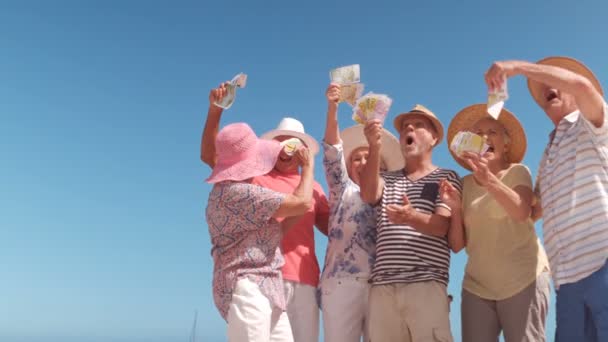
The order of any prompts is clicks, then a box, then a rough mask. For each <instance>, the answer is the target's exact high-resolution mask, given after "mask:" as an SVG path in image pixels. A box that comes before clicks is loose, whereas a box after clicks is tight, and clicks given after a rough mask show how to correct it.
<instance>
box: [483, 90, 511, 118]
mask: <svg viewBox="0 0 608 342" xmlns="http://www.w3.org/2000/svg"><path fill="white" fill-rule="evenodd" d="M508 98H509V94H508V93H507V81H505V82H503V83H502V85H501V87H500V88H499V89H495V90H494V91H491V92H488V114H490V115H491V116H492V117H493V118H494V119H498V117H499V116H500V111H501V110H502V107H504V105H505V101H507V99H508Z"/></svg>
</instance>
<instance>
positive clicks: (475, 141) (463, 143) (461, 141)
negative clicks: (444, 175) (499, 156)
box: [450, 132, 488, 156]
mask: <svg viewBox="0 0 608 342" xmlns="http://www.w3.org/2000/svg"><path fill="white" fill-rule="evenodd" d="M450 150H452V152H454V153H455V154H456V155H457V156H460V155H462V154H463V153H464V152H473V153H477V154H484V153H485V152H486V151H487V150H488V144H486V140H485V139H484V138H483V137H482V136H479V135H477V134H475V133H472V132H458V133H456V135H455V136H454V138H453V139H452V142H451V143H450Z"/></svg>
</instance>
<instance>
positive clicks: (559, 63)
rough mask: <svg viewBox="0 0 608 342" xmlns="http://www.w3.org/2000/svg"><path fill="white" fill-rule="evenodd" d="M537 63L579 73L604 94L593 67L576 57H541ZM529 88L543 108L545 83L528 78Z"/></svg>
mask: <svg viewBox="0 0 608 342" xmlns="http://www.w3.org/2000/svg"><path fill="white" fill-rule="evenodd" d="M536 64H544V65H551V66H556V67H560V68H564V69H566V70H570V71H572V72H574V73H576V74H579V75H581V76H583V77H585V78H587V79H588V80H589V81H591V83H592V84H593V86H594V87H595V89H597V91H599V92H600V94H602V96H603V95H604V91H603V90H602V86H601V84H600V81H599V80H598V79H597V78H596V77H595V74H593V72H592V71H591V69H589V68H587V66H586V65H585V64H583V63H581V62H579V61H578V60H576V59H574V58H570V57H562V56H553V57H547V58H544V59H541V60H540V61H538V62H536ZM528 90H530V95H532V98H533V99H534V101H536V103H537V104H538V105H539V106H540V107H541V108H544V103H545V102H546V101H545V99H544V96H543V84H542V83H540V82H537V81H534V80H532V79H530V78H528Z"/></svg>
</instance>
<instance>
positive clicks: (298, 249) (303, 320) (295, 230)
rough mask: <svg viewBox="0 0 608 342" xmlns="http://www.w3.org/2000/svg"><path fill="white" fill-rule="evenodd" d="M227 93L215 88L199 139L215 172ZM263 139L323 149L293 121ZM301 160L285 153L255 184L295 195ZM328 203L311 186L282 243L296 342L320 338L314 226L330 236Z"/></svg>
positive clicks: (316, 185)
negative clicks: (307, 199) (308, 205)
mask: <svg viewBox="0 0 608 342" xmlns="http://www.w3.org/2000/svg"><path fill="white" fill-rule="evenodd" d="M225 94H226V83H223V84H221V85H220V86H219V87H218V88H216V89H213V90H212V91H211V93H210V95H209V103H210V107H209V112H208V114H207V120H206V123H205V129H204V131H203V136H202V139H201V159H202V160H203V162H205V163H206V164H208V165H209V166H211V167H212V168H213V166H214V165H215V162H216V158H217V157H216V152H215V143H214V142H215V137H216V136H217V132H218V128H219V122H220V117H221V114H222V109H221V108H219V107H217V106H215V105H213V103H214V102H216V101H221V98H222V97H223V96H225ZM261 138H262V139H267V140H278V141H284V140H286V139H290V138H297V139H299V141H300V143H302V144H303V145H305V146H307V147H308V148H309V149H310V151H311V153H312V154H313V155H315V154H316V153H317V152H318V151H319V144H318V143H317V142H316V140H315V139H314V138H313V137H312V136H310V135H308V134H306V132H305V131H304V125H303V124H302V123H301V122H300V121H298V120H296V119H294V118H283V120H282V121H281V122H280V123H279V125H278V127H277V128H276V129H274V130H271V131H269V132H267V133H265V134H263V135H262V136H261ZM298 165H299V164H298V161H297V159H296V158H295V157H294V156H292V155H290V154H288V153H286V152H285V151H281V153H280V155H279V157H278V159H277V161H276V164H275V166H274V169H273V170H271V171H270V172H269V173H267V174H265V175H260V176H257V177H254V178H253V181H252V183H253V184H255V185H259V186H262V187H265V188H267V189H270V190H274V191H278V192H282V193H292V192H293V191H294V189H295V188H296V187H297V185H298V184H299V183H300V179H301V175H300V172H299V168H298ZM328 221H329V204H328V201H327V197H326V196H325V193H324V192H323V188H322V187H321V185H320V184H319V183H317V182H316V181H315V182H314V183H313V197H312V204H311V208H310V210H308V212H306V213H305V214H304V215H302V218H301V219H300V220H299V221H298V222H296V223H295V224H294V225H293V227H292V228H291V230H289V232H288V233H287V234H285V236H284V237H283V239H282V241H281V250H282V252H283V257H284V259H285V264H284V265H283V267H282V273H283V280H284V285H285V296H286V300H287V314H288V316H289V321H290V324H291V330H292V332H293V337H294V341H295V342H308V341H310V342H313V341H314V342H317V341H318V339H319V307H318V305H317V300H316V297H317V296H316V288H317V285H318V283H319V273H320V268H319V264H318V261H317V257H316V254H315V240H314V229H313V227H314V226H316V227H317V228H318V229H319V230H320V231H321V232H322V233H323V234H324V235H327V226H328Z"/></svg>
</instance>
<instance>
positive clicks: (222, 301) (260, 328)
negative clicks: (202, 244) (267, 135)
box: [206, 123, 314, 341]
mask: <svg viewBox="0 0 608 342" xmlns="http://www.w3.org/2000/svg"><path fill="white" fill-rule="evenodd" d="M281 150H282V147H281V145H280V144H279V143H278V142H277V141H272V140H261V139H258V138H257V136H256V135H255V133H254V132H253V131H252V130H251V128H250V127H249V126H248V125H247V124H245V123H234V124H230V125H228V126H226V127H224V128H223V129H222V130H221V131H220V132H219V133H218V135H217V139H216V151H217V163H216V165H215V167H214V168H213V172H212V173H211V176H210V177H209V178H208V179H207V182H208V183H212V184H214V186H213V189H212V190H211V193H210V194H209V200H208V202H207V210H206V218H207V224H208V226H209V235H210V237H211V243H212V245H213V247H212V249H211V254H212V256H213V263H214V270H213V297H214V301H215V304H216V306H217V308H218V310H219V312H220V314H221V315H222V317H223V318H224V319H225V320H226V321H227V322H228V333H227V335H228V340H229V341H245V340H246V341H270V340H271V339H272V340H273V341H293V337H292V332H291V328H290V324H289V319H288V317H287V314H286V312H285V309H286V303H285V294H284V291H283V278H282V275H281V266H282V265H283V263H284V261H283V256H282V254H281V251H280V249H279V245H280V242H281V238H282V235H283V232H285V231H287V230H288V229H289V228H290V227H291V225H293V223H295V222H296V221H297V220H298V219H299V215H302V214H304V213H305V212H306V211H307V210H308V209H309V207H310V203H311V198H312V190H313V168H314V162H313V160H314V158H312V156H311V153H310V151H309V150H308V149H307V148H306V147H301V148H300V149H298V150H297V151H296V154H295V156H296V158H297V159H298V161H299V163H300V165H301V167H302V178H301V180H300V183H299V185H298V186H297V187H296V189H295V190H294V191H293V193H292V194H283V193H279V192H275V191H272V190H269V189H266V188H263V187H260V186H257V185H254V184H252V183H251V181H252V179H253V177H255V176H259V175H263V174H266V173H268V172H269V171H271V170H272V169H273V167H274V165H275V163H276V160H277V158H278V156H279V153H280V151H281ZM279 217H288V218H287V219H285V220H283V221H282V222H281V223H279V222H278V221H277V220H276V218H279Z"/></svg>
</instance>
